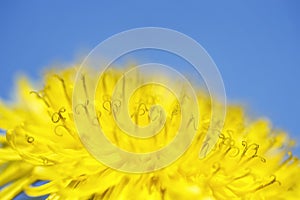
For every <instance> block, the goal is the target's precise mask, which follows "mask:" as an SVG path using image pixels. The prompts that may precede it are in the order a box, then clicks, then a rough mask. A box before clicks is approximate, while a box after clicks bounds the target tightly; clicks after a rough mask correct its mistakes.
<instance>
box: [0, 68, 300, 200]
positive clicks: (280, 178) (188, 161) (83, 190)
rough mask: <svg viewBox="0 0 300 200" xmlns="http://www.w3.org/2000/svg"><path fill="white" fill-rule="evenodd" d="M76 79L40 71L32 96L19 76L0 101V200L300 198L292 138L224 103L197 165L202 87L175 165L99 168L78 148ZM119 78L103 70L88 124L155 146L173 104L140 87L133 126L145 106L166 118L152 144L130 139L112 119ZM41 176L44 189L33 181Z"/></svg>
mask: <svg viewBox="0 0 300 200" xmlns="http://www.w3.org/2000/svg"><path fill="white" fill-rule="evenodd" d="M75 75H76V68H70V69H66V70H61V71H58V72H55V73H54V72H48V73H47V74H46V76H45V80H44V84H45V86H44V87H43V88H42V89H40V90H37V89H36V88H33V87H32V86H31V85H30V84H29V82H28V81H27V80H26V79H21V80H20V81H19V90H18V99H17V102H15V104H13V105H6V104H4V103H1V104H0V128H1V129H2V130H4V131H5V132H6V135H0V172H1V174H0V186H3V187H2V189H1V190H0V199H13V198H14V197H15V196H17V195H18V194H19V193H20V192H23V191H24V192H25V193H26V194H27V195H28V196H33V197H36V196H43V195H49V196H48V199H51V200H52V199H53V200H54V199H55V200H59V199H72V200H74V199H80V200H81V199H120V200H123V199H124V200H128V199H153V200H154V199H155V200H158V199H165V200H174V199H193V200H194V199H221V200H222V199H224V200H225V199H299V198H300V181H299V180H300V164H299V160H298V158H296V157H294V156H293V155H292V153H291V152H290V148H291V146H292V141H290V140H289V138H288V136H287V135H286V134H285V133H284V132H281V131H276V130H272V129H271V127H270V125H269V123H268V122H267V121H266V120H263V119H259V120H255V121H253V120H252V121H250V120H249V119H248V118H247V116H245V114H244V111H243V109H242V108H241V107H239V106H228V107H227V114H226V119H225V124H224V127H223V129H222V130H220V135H219V140H218V142H217V144H216V145H215V147H214V148H213V150H212V151H211V152H210V153H209V154H208V155H207V156H206V157H205V158H203V159H199V151H200V148H201V146H202V143H203V140H204V137H205V133H206V131H207V128H208V127H207V125H208V124H209V118H208V116H210V112H211V109H210V105H211V102H210V98H208V97H207V96H206V95H205V94H203V93H201V92H200V91H199V94H197V98H198V106H199V110H200V111H201V117H200V123H199V124H200V125H199V127H198V129H197V133H196V136H195V138H194V140H193V142H192V144H191V146H190V147H189V148H188V150H187V151H186V152H185V153H184V154H183V156H182V157H180V158H179V159H178V160H177V161H175V162H174V163H172V164H171V165H169V166H167V167H165V168H163V169H160V170H158V171H154V172H149V173H140V174H139V173H135V174H132V173H126V172H120V171H117V170H114V169H111V168H109V167H107V166H105V165H104V164H101V162H99V161H97V160H96V159H95V158H94V157H93V156H91V155H90V154H89V152H88V151H87V150H86V149H85V147H84V146H83V145H82V143H81V140H80V137H79V136H78V132H77V129H76V126H75V123H74V120H73V115H74V113H73V110H72V108H73V106H72V94H73V87H74V80H75ZM121 75H122V72H121V71H120V70H110V71H108V72H105V74H104V75H103V77H102V81H99V85H98V87H97V91H96V99H97V101H96V102H95V106H96V110H97V113H98V114H99V115H98V116H97V118H96V119H92V120H97V121H98V123H99V125H100V126H101V129H102V130H103V132H104V133H105V135H106V137H107V138H108V139H109V140H110V141H111V142H112V143H113V144H115V145H116V146H119V147H120V148H122V149H125V150H127V151H131V152H139V153H144V152H150V151H154V150H155V149H157V148H162V147H163V146H165V145H166V144H168V143H169V142H170V141H171V140H172V138H174V137H175V134H176V130H177V129H178V127H179V125H180V109H179V108H178V101H177V100H176V98H175V97H174V95H173V94H172V93H171V92H169V91H168V90H166V89H165V88H163V87H161V86H159V85H155V84H153V85H148V86H144V87H141V88H139V90H138V91H137V92H136V93H134V94H133V96H132V97H131V99H130V101H129V108H128V110H129V114H130V116H131V118H132V120H133V121H134V122H135V123H136V124H138V125H140V126H146V125H147V124H149V122H150V118H149V115H148V114H147V113H148V112H149V108H150V107H151V105H153V104H160V105H161V106H162V107H163V108H164V109H165V111H166V116H167V117H166V122H165V125H164V128H163V129H162V130H160V132H159V133H158V134H156V135H155V136H153V137H152V138H148V139H137V138H133V137H130V136H128V135H127V134H124V133H123V131H122V130H121V129H119V128H118V127H117V125H116V124H115V122H114V118H113V116H112V104H111V95H112V93H113V90H114V86H115V84H116V82H117V81H118V78H119V77H120V76H121ZM138 78H143V76H141V75H140V76H139V77H138ZM83 83H84V82H83ZM127 84H133V83H131V82H128V83H127ZM86 90H89V88H86ZM75 107H76V106H75ZM78 109H80V106H79V107H78ZM191 109H194V108H193V105H191ZM133 144H134V145H133ZM39 180H45V181H47V183H45V184H43V185H41V186H33V185H32V184H33V183H35V182H36V181H39Z"/></svg>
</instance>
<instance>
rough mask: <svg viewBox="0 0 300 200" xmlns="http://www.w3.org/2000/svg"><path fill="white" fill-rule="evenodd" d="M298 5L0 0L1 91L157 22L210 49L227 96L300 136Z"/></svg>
mask: <svg viewBox="0 0 300 200" xmlns="http://www.w3.org/2000/svg"><path fill="white" fill-rule="evenodd" d="M79 2H81V3H79ZM299 8H300V3H299V2H297V1H296V0H294V1H284V0H281V1H279V0H278V1H277V0H266V1H260V0H253V1H247V2H245V1H244V2H243V3H242V1H231V0H229V1H184V2H183V1H182V2H181V3H177V2H176V1H157V0H152V1H126V2H125V1H97V2H96V1H84V2H83V1H63V2H62V1H57V0H52V1H14V2H12V1H1V3H0V36H1V37H0V44H1V45H0V69H1V73H0V96H1V98H8V97H9V94H10V93H11V91H12V88H13V85H14V80H15V77H16V75H17V74H20V73H22V74H27V75H28V76H30V77H31V78H32V79H37V78H38V77H40V76H41V72H42V71H43V69H44V68H45V67H47V66H51V65H53V64H57V63H58V64H64V63H72V62H74V61H75V60H77V59H78V58H79V56H82V55H84V54H85V53H88V52H89V51H90V50H91V49H92V48H93V47H95V46H96V45H97V44H98V43H99V42H101V41H103V40H104V39H106V38H108V37H109V36H111V35H113V34H116V33H118V32H120V31H124V30H127V29H131V28H137V27H144V26H159V27H165V28H171V29H175V30H177V31H180V32H182V33H185V34H187V35H189V36H190V37H192V38H194V39H195V40H197V41H198V42H199V43H200V44H201V45H202V46H203V47H204V48H205V49H206V50H207V51H208V53H209V54H210V56H211V57H212V58H213V60H214V61H215V63H216V64H217V66H218V68H219V70H220V72H221V74H222V76H223V80H224V83H225V87H226V92H227V96H228V99H229V101H231V102H241V103H242V104H244V105H245V106H246V108H247V110H248V111H249V113H250V114H251V115H254V116H266V117H268V118H270V119H271V121H272V122H273V124H274V126H275V127H277V128H282V129H284V130H287V131H288V132H290V133H291V134H292V135H293V137H294V138H297V139H298V140H299V141H300V128H299V126H298V124H299V122H300V121H299V120H300V118H299V113H300V103H299V98H300V90H299V86H300V55H299V53H300V39H299V35H300V20H299V19H300V13H299ZM297 153H298V155H300V151H299V148H298V150H297Z"/></svg>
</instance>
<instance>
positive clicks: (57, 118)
mask: <svg viewBox="0 0 300 200" xmlns="http://www.w3.org/2000/svg"><path fill="white" fill-rule="evenodd" d="M64 112H66V109H65V108H64V107H62V108H61V109H59V111H58V112H55V113H54V114H53V115H52V117H51V120H52V122H53V123H58V122H59V121H60V120H62V121H65V120H66V118H65V117H63V115H62V113H64Z"/></svg>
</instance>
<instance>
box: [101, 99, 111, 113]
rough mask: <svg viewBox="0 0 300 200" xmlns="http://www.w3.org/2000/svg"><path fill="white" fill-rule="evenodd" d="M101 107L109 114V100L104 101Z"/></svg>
mask: <svg viewBox="0 0 300 200" xmlns="http://www.w3.org/2000/svg"><path fill="white" fill-rule="evenodd" d="M102 107H103V109H104V110H106V111H107V112H109V113H111V101H110V100H106V101H104V102H103V104H102Z"/></svg>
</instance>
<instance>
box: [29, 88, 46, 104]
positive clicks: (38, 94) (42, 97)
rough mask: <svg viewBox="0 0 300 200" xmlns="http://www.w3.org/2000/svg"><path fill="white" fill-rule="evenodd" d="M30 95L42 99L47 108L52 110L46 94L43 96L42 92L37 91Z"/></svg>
mask: <svg viewBox="0 0 300 200" xmlns="http://www.w3.org/2000/svg"><path fill="white" fill-rule="evenodd" d="M29 94H34V95H36V97H37V98H38V99H41V100H42V101H43V102H44V103H45V104H46V106H47V107H48V108H50V104H49V103H48V101H47V100H46V98H45V94H41V92H36V91H30V92H29Z"/></svg>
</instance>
